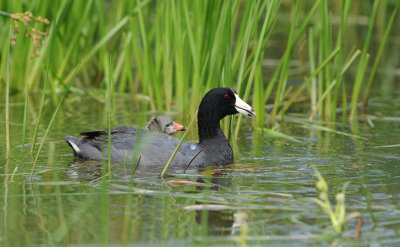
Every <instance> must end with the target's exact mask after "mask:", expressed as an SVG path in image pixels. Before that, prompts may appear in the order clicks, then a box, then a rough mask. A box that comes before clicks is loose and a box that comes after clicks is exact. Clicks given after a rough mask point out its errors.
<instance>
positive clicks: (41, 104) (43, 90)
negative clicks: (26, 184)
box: [22, 1, 59, 153]
mask: <svg viewBox="0 0 400 247" xmlns="http://www.w3.org/2000/svg"><path fill="white" fill-rule="evenodd" d="M58 2H59V1H57V4H56V9H58ZM56 13H57V11H56ZM56 33H57V19H56V20H55V22H54V24H53V26H52V31H51V37H50V53H49V59H48V60H47V68H46V78H45V80H44V84H43V88H42V97H41V99H40V106H39V114H38V117H37V121H36V127H35V131H34V132H33V139H32V146H31V152H32V153H33V152H34V150H35V144H36V138H37V134H38V132H39V125H40V120H41V117H42V112H43V108H44V99H45V95H46V91H47V83H48V79H49V72H50V62H51V56H52V51H53V45H54V37H55V36H56ZM22 146H23V144H22Z"/></svg>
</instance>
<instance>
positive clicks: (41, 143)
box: [29, 64, 81, 180]
mask: <svg viewBox="0 0 400 247" xmlns="http://www.w3.org/2000/svg"><path fill="white" fill-rule="evenodd" d="M80 68H81V65H80V64H79V65H78V66H77V68H76V69H75V72H74V76H73V77H72V79H71V81H70V82H69V83H68V86H67V88H66V89H65V93H64V95H63V97H62V98H61V100H60V102H59V103H58V105H57V107H56V109H55V110H54V113H53V116H52V117H51V119H50V122H49V124H48V125H47V128H46V131H45V133H44V135H43V138H42V141H41V142H40V146H39V149H38V150H37V153H36V156H35V160H34V162H33V165H32V169H31V173H30V176H29V179H30V180H32V176H33V172H34V171H35V168H36V164H37V161H38V159H39V155H40V151H42V147H43V144H44V142H45V140H46V137H47V134H48V133H49V131H50V128H51V126H52V124H53V122H54V120H55V118H56V115H57V112H58V110H59V109H60V107H61V105H62V104H63V102H64V100H65V98H66V96H67V94H68V93H69V90H70V88H71V85H72V82H73V81H75V77H76V75H77V73H78V71H79V69H80Z"/></svg>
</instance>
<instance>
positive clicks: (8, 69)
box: [5, 26, 12, 159]
mask: <svg viewBox="0 0 400 247" xmlns="http://www.w3.org/2000/svg"><path fill="white" fill-rule="evenodd" d="M11 35H12V27H11V26H10V27H9V35H8V49H7V56H6V64H7V68H6V97H5V107H6V110H5V112H6V114H5V120H6V159H8V155H9V153H10V47H11Z"/></svg>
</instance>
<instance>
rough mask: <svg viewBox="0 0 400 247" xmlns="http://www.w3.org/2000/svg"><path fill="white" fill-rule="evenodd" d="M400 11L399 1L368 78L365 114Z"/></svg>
mask: <svg viewBox="0 0 400 247" xmlns="http://www.w3.org/2000/svg"><path fill="white" fill-rule="evenodd" d="M399 9H400V1H397V4H396V7H395V9H394V10H393V13H392V16H391V17H390V20H389V22H388V24H387V26H386V30H385V34H384V36H383V38H382V41H381V42H380V45H379V49H378V52H377V54H376V57H375V60H374V64H373V65H372V68H371V73H370V75H369V78H368V82H367V88H366V91H365V95H364V100H363V104H362V110H363V112H366V108H367V105H368V99H369V95H370V93H371V87H372V83H373V82H374V78H375V73H376V69H377V68H378V65H379V62H380V60H381V56H382V53H383V49H384V48H385V45H386V41H387V39H388V37H389V33H390V30H391V29H392V26H393V22H394V20H395V18H396V16H397V14H398V13H399Z"/></svg>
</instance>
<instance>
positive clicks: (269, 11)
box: [235, 1, 278, 139]
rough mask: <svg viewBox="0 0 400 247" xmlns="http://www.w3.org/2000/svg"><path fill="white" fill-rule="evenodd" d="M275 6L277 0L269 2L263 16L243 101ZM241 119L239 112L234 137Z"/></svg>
mask: <svg viewBox="0 0 400 247" xmlns="http://www.w3.org/2000/svg"><path fill="white" fill-rule="evenodd" d="M277 6H278V2H277V1H275V2H274V4H271V5H269V6H268V9H267V13H266V15H265V18H264V21H263V26H262V29H261V34H260V37H259V39H258V42H257V47H256V52H255V56H254V58H253V63H252V66H251V71H250V75H249V78H248V80H247V85H246V90H245V92H244V96H243V100H244V101H246V100H247V99H248V97H249V94H250V89H251V87H252V84H253V79H254V76H255V73H256V68H257V64H258V62H259V59H260V55H261V54H263V53H262V51H261V48H262V47H263V43H264V41H265V40H264V37H265V34H266V32H267V27H268V24H271V22H272V20H271V18H272V16H273V11H276V10H277ZM274 8H276V9H274ZM238 90H240V89H238ZM241 120H242V114H240V116H239V118H238V120H237V122H236V129H235V139H236V138H237V137H238V136H239V130H240V123H241Z"/></svg>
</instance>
